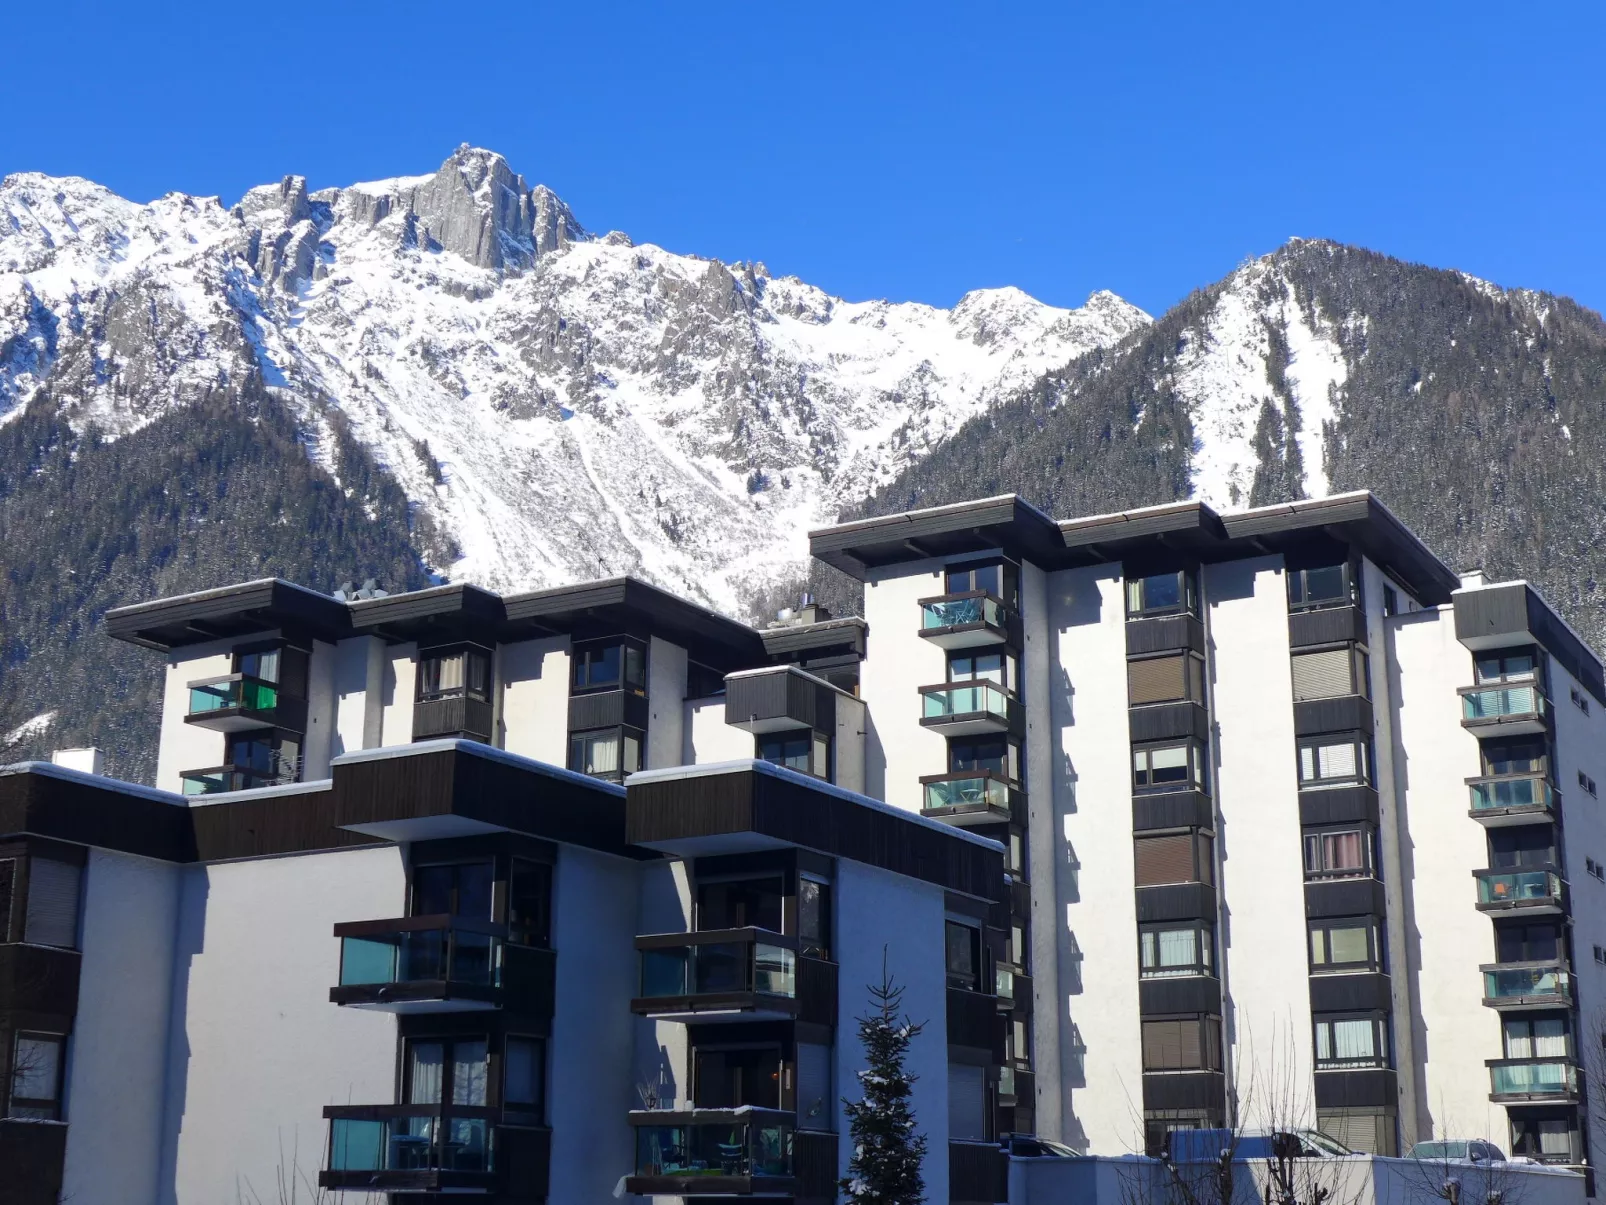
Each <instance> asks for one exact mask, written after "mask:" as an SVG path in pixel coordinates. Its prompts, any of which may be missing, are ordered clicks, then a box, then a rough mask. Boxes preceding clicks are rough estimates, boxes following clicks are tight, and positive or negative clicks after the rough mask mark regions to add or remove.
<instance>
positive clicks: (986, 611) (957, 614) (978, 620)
mask: <svg viewBox="0 0 1606 1205" xmlns="http://www.w3.org/2000/svg"><path fill="white" fill-rule="evenodd" d="M971 624H988V625H990V626H992V627H1003V626H1004V604H1003V603H1001V602H999V601H998V600H997V599H996V598H993V597H991V596H990V595H986V594H975V595H966V596H961V597H956V598H934V599H930V600H928V601H926V602H923V603H921V604H920V627H921V630H922V631H925V630H928V629H932V628H960V627H967V626H969V625H971Z"/></svg>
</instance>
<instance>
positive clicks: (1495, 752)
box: [1480, 736, 1550, 778]
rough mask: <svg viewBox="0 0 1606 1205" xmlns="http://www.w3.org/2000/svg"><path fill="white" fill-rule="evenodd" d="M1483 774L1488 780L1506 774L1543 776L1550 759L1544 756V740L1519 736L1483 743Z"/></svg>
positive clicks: (1542, 738) (1539, 737)
mask: <svg viewBox="0 0 1606 1205" xmlns="http://www.w3.org/2000/svg"><path fill="white" fill-rule="evenodd" d="M1481 746H1482V747H1481V750H1480V752H1481V753H1482V755H1483V772H1484V774H1485V775H1486V776H1488V777H1490V778H1498V777H1502V776H1504V775H1507V774H1544V773H1546V772H1547V771H1548V767H1549V764H1550V759H1549V757H1548V756H1547V755H1546V744H1545V738H1544V737H1542V736H1519V737H1514V738H1508V739H1506V740H1503V741H1483V742H1481Z"/></svg>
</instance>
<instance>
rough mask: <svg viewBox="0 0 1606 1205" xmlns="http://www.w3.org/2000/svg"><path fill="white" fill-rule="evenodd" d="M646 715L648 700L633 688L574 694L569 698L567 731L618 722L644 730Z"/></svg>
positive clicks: (602, 726)
mask: <svg viewBox="0 0 1606 1205" xmlns="http://www.w3.org/2000/svg"><path fill="white" fill-rule="evenodd" d="M648 714H649V713H648V707H647V700H646V699H644V698H642V696H640V695H638V694H637V693H636V692H635V691H633V690H602V691H598V692H596V693H595V694H588V695H575V696H574V697H573V698H571V699H570V700H569V731H570V732H583V731H585V730H586V729H587V728H612V727H614V726H615V725H617V724H629V725H630V726H631V727H632V728H643V729H644V728H646V727H647V716H648Z"/></svg>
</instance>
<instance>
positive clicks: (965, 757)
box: [948, 736, 1020, 782]
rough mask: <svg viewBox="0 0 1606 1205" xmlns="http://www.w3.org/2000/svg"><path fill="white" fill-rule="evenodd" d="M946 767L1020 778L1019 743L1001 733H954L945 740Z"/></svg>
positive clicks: (1013, 780) (1010, 779)
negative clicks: (998, 734) (967, 734)
mask: <svg viewBox="0 0 1606 1205" xmlns="http://www.w3.org/2000/svg"><path fill="white" fill-rule="evenodd" d="M948 769H949V770H950V771H952V772H953V773H956V774H957V773H960V772H962V771H969V772H971V773H975V774H980V773H987V772H990V773H993V774H996V775H997V776H998V777H999V778H1003V779H1007V780H1008V781H1010V782H1019V781H1020V746H1019V745H1017V744H1016V743H1015V742H1014V741H1011V740H1008V739H1006V738H1005V737H1002V736H983V737H963V738H959V737H956V738H954V739H952V740H950V741H949V742H948Z"/></svg>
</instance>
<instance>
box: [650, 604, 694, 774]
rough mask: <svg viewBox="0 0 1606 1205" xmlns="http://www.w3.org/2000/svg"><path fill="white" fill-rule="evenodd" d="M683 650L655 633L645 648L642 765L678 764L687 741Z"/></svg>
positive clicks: (651, 768) (657, 767)
mask: <svg viewBox="0 0 1606 1205" xmlns="http://www.w3.org/2000/svg"><path fill="white" fill-rule="evenodd" d="M685 701H686V650H685V649H683V648H681V647H680V645H678V644H670V643H669V641H667V640H660V639H659V638H658V637H657V636H654V637H653V638H652V643H651V645H650V647H649V649H648V651H647V708H648V720H647V747H646V748H645V749H644V750H642V758H643V762H642V768H643V769H644V770H657V769H660V768H662V767H664V766H679V765H683V764H684V763H683V762H682V761H681V760H680V755H681V751H682V750H683V749H684V748H685V744H686V732H685V724H686V706H685Z"/></svg>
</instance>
